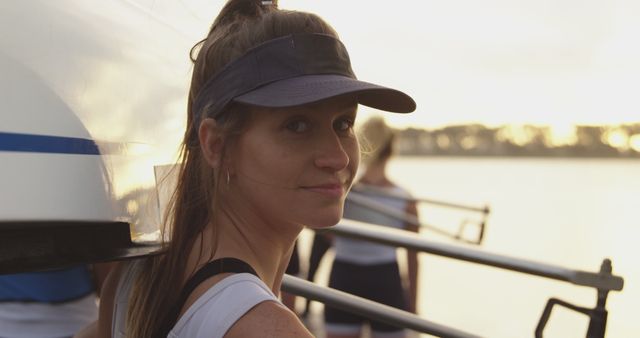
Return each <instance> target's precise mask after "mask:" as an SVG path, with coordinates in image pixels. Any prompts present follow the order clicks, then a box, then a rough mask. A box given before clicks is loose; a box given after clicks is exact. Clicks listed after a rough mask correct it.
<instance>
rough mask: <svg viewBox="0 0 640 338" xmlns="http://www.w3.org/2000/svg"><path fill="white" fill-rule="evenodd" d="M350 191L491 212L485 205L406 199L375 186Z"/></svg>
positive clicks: (358, 186)
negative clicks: (476, 205)
mask: <svg viewBox="0 0 640 338" xmlns="http://www.w3.org/2000/svg"><path fill="white" fill-rule="evenodd" d="M351 190H352V191H356V192H372V193H374V194H377V195H381V196H386V197H391V198H396V199H401V200H405V201H411V202H416V203H428V204H433V205H438V206H441V207H445V208H452V209H461V210H468V211H477V212H482V213H484V214H489V213H490V212H491V210H490V209H489V206H487V205H485V206H484V207H474V206H469V205H464V204H459V203H453V202H446V201H439V200H434V199H430V198H423V197H407V196H405V195H403V194H400V193H397V192H394V191H389V190H387V189H382V188H378V187H375V186H366V187H363V186H362V185H358V184H355V185H354V186H353V187H351Z"/></svg>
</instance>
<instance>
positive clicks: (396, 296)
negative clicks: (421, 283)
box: [325, 117, 418, 338]
mask: <svg viewBox="0 0 640 338" xmlns="http://www.w3.org/2000/svg"><path fill="white" fill-rule="evenodd" d="M360 136H361V138H362V142H363V143H364V144H365V145H364V148H366V149H368V150H367V151H366V152H365V154H364V155H363V163H364V164H365V166H364V173H363V174H362V176H361V177H360V179H359V182H358V184H357V185H355V186H354V190H353V191H351V192H350V197H352V198H350V199H349V200H348V201H347V203H346V205H345V209H344V217H345V218H349V219H354V220H359V221H363V222H368V223H374V224H379V225H385V226H390V227H395V228H402V229H406V230H411V231H418V228H417V226H415V225H413V224H408V223H405V222H404V221H402V220H399V219H397V218H394V217H391V216H389V215H387V214H385V213H382V212H380V211H377V210H374V209H372V208H371V207H370V206H366V205H363V204H358V203H357V201H358V200H360V201H362V200H363V199H364V201H367V200H369V201H371V202H373V203H372V204H374V205H375V204H380V203H382V204H384V205H386V206H388V207H391V208H394V209H397V210H400V211H404V212H405V213H407V214H409V215H414V216H417V210H416V204H415V202H409V201H407V200H405V199H402V198H398V197H397V196H402V195H404V196H407V197H410V195H409V193H408V192H407V191H406V190H404V189H403V188H401V187H399V186H398V185H396V184H395V183H394V182H392V181H391V180H390V179H389V178H388V176H387V174H386V169H387V164H388V162H389V159H390V158H391V155H392V154H393V142H394V133H393V130H392V129H391V128H389V126H387V125H386V124H385V122H384V120H383V119H382V118H379V117H374V118H371V119H369V120H367V121H366V122H365V123H364V124H363V125H362V128H361V132H360ZM386 192H388V193H387V194H385V193H386ZM357 197H358V198H357ZM334 248H335V259H334V262H333V265H332V268H331V275H330V277H329V286H330V287H332V288H335V289H338V290H342V291H345V292H348V293H351V294H354V295H357V296H360V297H364V298H367V299H371V300H373V301H376V302H378V303H383V304H386V305H389V306H393V307H396V308H399V309H403V310H406V311H410V312H414V313H415V312H416V294H417V285H418V284H417V271H418V260H417V253H416V252H415V251H408V252H407V254H408V256H407V263H408V264H407V265H408V268H407V272H408V278H407V279H405V281H406V282H405V284H407V285H406V288H404V287H403V282H402V280H403V279H402V278H401V276H400V272H399V268H398V262H397V258H396V248H395V247H392V246H386V245H382V244H375V243H371V242H367V241H362V240H354V239H349V238H344V237H336V238H335V241H334ZM366 321H367V320H365V319H364V318H362V317H359V316H356V315H353V314H350V313H348V312H344V311H341V310H339V309H335V308H331V307H326V308H325V322H326V330H327V337H328V338H338V337H340V338H352V337H353V338H356V337H360V334H361V329H362V325H363V324H364V323H365V322H366ZM370 326H371V331H372V336H373V337H385V338H389V337H393V338H396V337H397V338H400V337H405V336H406V333H405V332H404V330H403V329H402V328H399V327H394V326H391V325H388V324H386V323H382V322H376V321H371V322H370Z"/></svg>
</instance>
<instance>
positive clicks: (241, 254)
mask: <svg viewBox="0 0 640 338" xmlns="http://www.w3.org/2000/svg"><path fill="white" fill-rule="evenodd" d="M261 222H263V220H257V219H256V220H253V221H250V220H247V219H246V218H245V217H234V216H233V214H232V213H224V212H221V213H219V217H217V218H216V220H215V222H211V223H210V224H209V225H208V226H207V227H206V228H205V230H204V231H203V233H202V238H203V241H202V246H201V247H200V246H199V244H200V241H196V243H195V245H194V246H193V249H192V254H191V256H190V261H191V262H193V263H192V266H195V270H197V269H198V268H199V267H200V266H202V265H204V264H206V263H207V262H209V261H212V260H214V259H218V258H223V257H233V258H238V259H241V260H243V261H245V262H246V263H248V264H249V265H251V267H253V268H254V269H255V270H256V273H257V274H258V276H259V277H260V279H261V280H262V281H263V282H264V283H265V284H266V285H267V286H268V287H269V288H270V289H271V290H272V291H273V292H274V293H275V294H276V295H277V294H278V293H279V292H280V284H281V281H282V275H283V274H284V271H285V269H286V267H287V264H288V262H289V258H290V256H291V252H292V248H293V244H294V242H295V240H296V238H297V236H298V234H299V233H300V231H301V230H302V226H299V227H298V228H296V227H294V226H292V227H291V231H287V232H288V233H283V231H277V230H276V229H274V228H273V227H272V226H269V225H266V224H262V223H261ZM187 272H188V271H187Z"/></svg>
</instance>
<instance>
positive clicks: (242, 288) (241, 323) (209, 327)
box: [172, 273, 304, 337]
mask: <svg viewBox="0 0 640 338" xmlns="http://www.w3.org/2000/svg"><path fill="white" fill-rule="evenodd" d="M288 314H290V315H292V316H293V319H294V320H296V321H297V318H296V317H295V315H293V313H291V312H290V311H289V310H288V309H286V308H285V307H284V305H282V303H281V302H280V301H279V300H278V298H277V297H276V296H275V295H274V294H273V292H271V290H270V289H269V288H268V287H267V286H266V285H265V284H264V283H263V282H262V281H261V280H260V279H258V278H257V277H255V276H254V275H251V274H247V273H241V274H234V275H231V276H228V277H226V278H224V279H222V280H220V281H218V282H216V283H215V284H214V285H213V286H211V287H209V288H208V289H207V290H206V292H204V293H203V294H202V295H201V296H199V297H198V299H197V300H196V301H195V302H194V303H193V304H192V305H191V306H190V307H189V308H188V309H187V311H186V312H185V313H184V314H183V315H182V316H181V317H180V319H179V320H178V322H177V323H176V325H175V326H174V328H173V330H172V334H173V335H174V336H177V337H223V336H224V337H253V336H251V335H249V333H251V332H252V330H253V329H254V328H255V329H256V333H255V335H254V336H255V337H265V335H264V332H265V330H268V329H269V325H274V326H273V327H274V328H278V327H280V325H286V326H292V325H294V324H295V322H291V321H290V320H291V318H288V316H289V315H288ZM300 325H301V324H300ZM294 326H295V325H294ZM294 332H298V331H294ZM234 334H235V335H234ZM276 336H282V335H281V334H279V333H278V334H276V335H275V336H274V337H276ZM298 336H300V335H298ZM267 337H268V336H267ZM284 337H287V336H284ZM291 337H293V336H291ZM303 337H304V336H303Z"/></svg>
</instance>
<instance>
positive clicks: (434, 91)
mask: <svg viewBox="0 0 640 338" xmlns="http://www.w3.org/2000/svg"><path fill="white" fill-rule="evenodd" d="M136 2H138V3H139V4H140V5H141V6H148V7H149V8H152V9H153V11H154V12H155V13H159V14H160V15H161V16H164V17H166V18H167V20H169V21H172V23H173V24H174V25H176V26H178V27H180V29H181V30H183V31H184V32H185V33H186V34H188V35H189V36H193V37H194V38H199V37H201V36H203V35H204V34H205V33H206V30H207V28H208V26H209V24H210V22H211V21H212V20H213V18H214V17H215V15H216V14H217V12H218V11H219V9H220V8H221V6H222V5H223V3H224V1H221V0H220V1H205V0H182V1H180V3H181V4H182V5H183V8H182V10H183V12H182V13H178V12H179V11H178V12H176V11H175V8H173V9H172V10H171V11H169V7H173V6H170V5H168V3H169V1H168V0H137V1H136ZM163 6H164V8H165V9H164V10H165V11H166V12H165V13H163ZM280 8H284V9H293V10H302V11H311V12H314V13H316V14H319V15H320V16H321V17H323V18H324V19H325V20H327V21H328V22H329V23H330V24H331V25H332V26H333V27H334V28H335V29H336V30H337V31H338V33H339V35H340V38H341V40H342V41H343V42H344V43H345V45H346V46H347V49H348V50H349V53H350V55H351V60H352V64H353V68H354V71H355V72H356V74H357V75H358V77H359V78H360V79H362V80H365V81H370V82H375V83H379V84H383V85H387V86H391V87H395V88H397V89H401V90H403V91H405V92H407V93H408V94H410V95H411V96H412V97H414V99H415V100H416V102H417V104H418V109H417V111H416V112H415V113H413V114H411V115H407V116H402V115H398V114H385V117H386V118H387V120H388V121H389V122H390V123H391V124H393V125H395V126H397V127H408V126H414V127H426V128H437V127H441V126H444V125H450V124H460V123H482V124H485V125H490V126H491V125H502V124H524V123H530V124H539V125H551V126H553V127H555V128H558V129H562V128H563V127H567V126H570V125H574V124H619V123H634V122H640V95H639V94H638V91H639V88H640V83H639V81H640V80H639V79H640V43H638V37H639V36H640V20H638V19H637V18H639V17H640V2H638V1H637V0H609V1H594V0H580V1H578V0H483V1H477V0H447V1H432V0H394V1H381V0H367V1H365V0H322V1H320V0H280ZM361 112H362V114H363V115H371V114H378V113H379V112H377V111H373V110H371V109H368V108H366V107H363V108H362V109H361Z"/></svg>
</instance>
